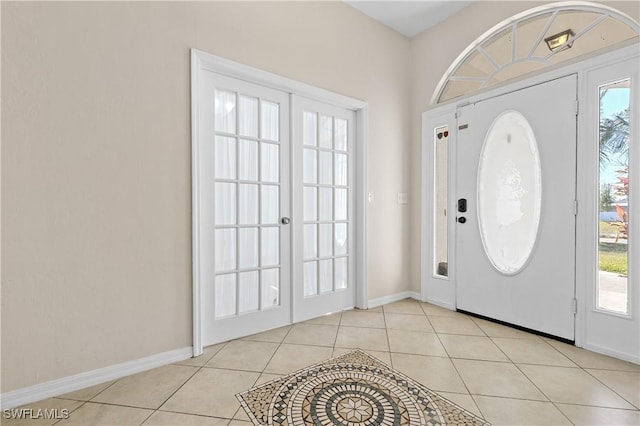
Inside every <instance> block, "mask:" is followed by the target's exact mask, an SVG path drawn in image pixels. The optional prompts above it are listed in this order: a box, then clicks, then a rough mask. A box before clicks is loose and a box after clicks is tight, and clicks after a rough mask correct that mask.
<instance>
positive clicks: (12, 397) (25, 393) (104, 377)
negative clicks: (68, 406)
mask: <svg viewBox="0 0 640 426" xmlns="http://www.w3.org/2000/svg"><path fill="white" fill-rule="evenodd" d="M192 355H193V350H192V348H191V347H190V346H188V347H185V348H181V349H175V350H172V351H168V352H163V353H159V354H155V355H151V356H147V357H144V358H139V359H135V360H132V361H127V362H123V363H121V364H115V365H111V366H109V367H104V368H99V369H97V370H92V371H86V372H84V373H79V374H74V375H73V376H68V377H63V378H61V379H56V380H51V381H49V382H45V383H40V384H37V385H33V386H29V387H26V388H22V389H17V390H14V391H10V392H5V393H3V394H0V408H2V409H7V408H14V407H18V406H20V405H24V404H29V403H32V402H36V401H41V400H43V399H46V398H51V397H54V396H59V395H63V394H65V393H69V392H73V391H77V390H79V389H84V388H86V387H89V386H94V385H97V384H100V383H104V382H108V381H110V380H116V379H119V378H121V377H125V376H129V375H131V374H136V373H140V372H143V371H147V370H151V369H153V368H157V367H162V366H164V365H168V364H172V363H174V362H179V361H184V360H185V359H188V358H191V356H192Z"/></svg>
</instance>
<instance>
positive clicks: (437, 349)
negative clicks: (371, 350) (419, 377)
mask: <svg viewBox="0 0 640 426" xmlns="http://www.w3.org/2000/svg"><path fill="white" fill-rule="evenodd" d="M387 333H388V335H389V345H390V348H391V352H399V353H406V354H417V355H434V356H447V353H446V352H445V350H444V348H443V347H442V344H441V343H440V339H438V336H437V335H436V334H434V333H421V332H419V331H407V330H388V331H387Z"/></svg>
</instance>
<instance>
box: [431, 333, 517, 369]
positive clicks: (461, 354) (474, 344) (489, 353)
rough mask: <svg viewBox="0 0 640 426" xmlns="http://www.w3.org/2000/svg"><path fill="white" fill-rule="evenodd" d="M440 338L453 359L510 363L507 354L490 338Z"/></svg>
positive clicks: (453, 335) (451, 336)
mask: <svg viewBox="0 0 640 426" xmlns="http://www.w3.org/2000/svg"><path fill="white" fill-rule="evenodd" d="M439 337H440V341H441V342H442V344H443V346H444V348H445V349H446V350H447V353H448V354H449V356H450V357H451V358H465V359H481V360H485V361H503V362H508V361H509V359H508V358H507V357H506V356H505V354H503V353H502V351H501V350H500V349H499V348H498V347H497V346H496V345H494V344H493V342H492V341H491V339H489V338H488V337H483V336H462V335H458V334H440V335H439Z"/></svg>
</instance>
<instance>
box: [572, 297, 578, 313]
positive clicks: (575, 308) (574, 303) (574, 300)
mask: <svg viewBox="0 0 640 426" xmlns="http://www.w3.org/2000/svg"><path fill="white" fill-rule="evenodd" d="M577 313H578V299H576V298H575V297H574V298H573V314H574V315H575V314H577Z"/></svg>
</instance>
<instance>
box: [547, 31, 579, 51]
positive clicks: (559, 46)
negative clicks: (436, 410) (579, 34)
mask: <svg viewBox="0 0 640 426" xmlns="http://www.w3.org/2000/svg"><path fill="white" fill-rule="evenodd" d="M574 35H575V33H574V32H573V31H571V30H570V29H569V30H564V31H563V32H561V33H558V34H555V35H552V36H551V37H547V38H545V39H544V42H545V43H547V47H549V50H550V51H552V52H560V51H562V50H565V49H569V48H570V47H571V46H572V45H573V36H574Z"/></svg>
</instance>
